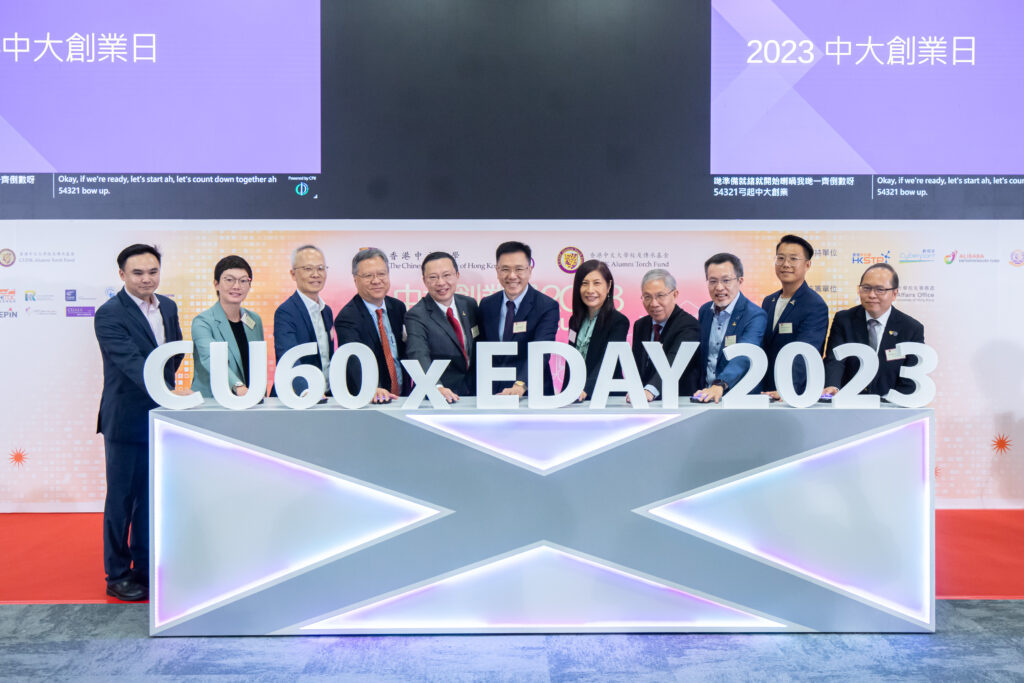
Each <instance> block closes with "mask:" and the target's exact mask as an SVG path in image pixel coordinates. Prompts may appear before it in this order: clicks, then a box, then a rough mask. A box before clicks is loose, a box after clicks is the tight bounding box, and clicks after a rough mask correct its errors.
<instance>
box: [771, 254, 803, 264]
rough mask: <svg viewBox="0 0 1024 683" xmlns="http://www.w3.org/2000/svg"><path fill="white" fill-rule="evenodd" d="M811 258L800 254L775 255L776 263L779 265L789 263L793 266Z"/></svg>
mask: <svg viewBox="0 0 1024 683" xmlns="http://www.w3.org/2000/svg"><path fill="white" fill-rule="evenodd" d="M809 260H810V259H805V258H800V257H799V256H781V255H780V256H776V257H775V265H777V266H784V265H786V264H787V263H788V264H789V265H791V266H795V265H796V264H798V263H800V262H801V261H809Z"/></svg>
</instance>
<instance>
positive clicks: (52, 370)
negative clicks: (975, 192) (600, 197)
mask: <svg viewBox="0 0 1024 683" xmlns="http://www.w3.org/2000/svg"><path fill="white" fill-rule="evenodd" d="M790 232H791V233H795V234H798V235H801V236H803V237H805V238H806V239H808V240H809V241H810V242H811V243H812V244H813V245H814V248H815V256H814V259H813V262H812V267H811V269H810V272H809V274H808V283H809V284H810V286H811V287H813V288H814V289H815V290H816V291H818V292H820V293H821V295H822V296H823V297H824V298H825V301H826V302H827V303H828V305H829V308H830V311H831V313H832V314H834V313H835V312H836V311H839V310H842V309H844V308H848V307H851V306H854V305H856V304H857V303H858V297H857V292H856V287H857V284H858V281H859V278H860V275H861V273H862V272H863V271H864V269H865V268H867V267H868V266H869V265H870V264H872V263H888V264H890V265H892V266H893V267H894V268H896V270H897V271H898V273H899V276H900V284H901V287H900V291H899V296H898V298H897V299H896V303H895V305H896V306H897V307H898V308H900V309H901V310H903V311H905V312H906V313H908V314H910V315H912V316H913V317H915V318H917V319H918V320H920V321H921V322H922V323H923V324H924V326H925V341H926V342H927V343H928V344H929V345H930V346H932V347H933V348H934V349H936V351H937V352H938V355H939V366H938V369H937V370H935V372H933V373H932V377H933V378H934V379H935V382H936V384H937V386H938V395H937V397H936V400H935V402H934V404H933V407H934V408H935V410H936V422H937V428H936V439H937V443H936V458H937V460H936V462H937V466H936V468H935V477H936V496H937V499H936V503H937V506H938V507H944V508H1020V507H1024V463H1022V459H1021V457H1020V455H1019V453H1020V451H1021V446H1022V445H1024V444H1022V438H1024V436H1022V435H1024V430H1022V419H1024V400H1022V399H1024V396H1022V393H1024V382H1022V379H1024V377H1022V374H1024V373H1022V371H1021V369H1020V368H1021V367H1022V366H1024V364H1022V362H1021V359H1022V358H1024V348H1022V347H1024V342H1022V339H1024V322H1022V318H1021V316H1020V315H1019V314H1018V310H1019V306H1020V301H1021V300H1022V299H1024V238H1022V237H1021V235H1022V234H1024V221H1002V222H999V221H996V222H993V221H978V222H971V221H955V222H954V221H948V222H923V221H922V222H918V221H843V222H839V223H837V222H835V221H833V222H828V223H826V222H824V221H654V222H638V221H445V222H441V221H316V222H312V221H282V222H279V221H274V222H270V221H214V222H211V221H117V222H116V223H103V222H99V221H96V222H93V221H24V222H18V221H11V222H4V223H0V383H2V387H3V389H2V391H0V415H2V416H3V421H2V429H0V455H2V456H3V459H2V461H0V473H2V474H0V512H15V511H22V512H26V511H34V512H67V511H99V510H101V509H102V506H103V496H104V491H105V483H104V463H103V442H102V438H101V437H100V436H98V435H97V434H96V433H95V432H96V413H97V409H98V406H99V394H100V390H101V387H102V364H101V360H100V354H99V350H98V348H97V345H96V339H95V336H94V333H93V325H92V318H93V315H94V313H95V310H96V308H97V307H98V306H100V305H102V304H103V302H104V301H106V300H107V299H108V298H109V297H111V296H113V295H114V294H116V292H117V291H118V290H119V289H120V287H121V283H120V280H119V278H118V276H117V266H116V263H115V257H116V255H117V253H118V252H119V251H120V250H121V249H122V248H123V247H125V246H127V245H128V244H131V243H135V242H147V243H152V244H156V245H157V246H158V247H159V248H160V249H161V251H162V252H163V257H164V259H163V271H162V280H161V285H160V288H159V290H158V291H159V292H161V293H163V294H166V295H168V296H171V297H173V298H174V300H175V301H176V302H177V304H178V307H179V314H180V319H181V326H182V331H183V332H184V335H185V338H186V339H190V338H191V334H190V327H191V322H192V318H193V317H194V316H195V315H196V314H198V313H199V312H201V311H203V310H205V309H206V308H208V307H209V306H211V305H212V304H213V303H214V301H215V300H216V295H215V293H214V289H213V267H214V264H215V263H216V262H217V260H218V259H220V258H221V257H222V256H225V255H228V254H238V255H240V256H243V257H244V258H245V259H246V260H248V261H249V263H250V264H251V265H252V267H253V271H254V274H253V287H252V291H251V293H250V294H249V297H248V299H247V300H246V302H245V304H244V305H245V306H246V307H247V308H251V309H253V310H255V311H256V312H257V313H259V314H260V316H261V317H262V318H263V323H264V329H265V331H266V336H267V341H268V346H269V347H270V348H271V349H272V348H273V320H274V310H275V308H276V307H277V306H278V305H279V304H280V303H281V302H283V301H284V300H285V299H286V298H287V297H288V296H290V295H291V293H292V292H293V291H294V283H293V281H292V279H291V277H290V275H289V267H290V264H289V259H290V255H291V252H292V250H293V249H294V248H295V247H297V246H299V245H303V244H316V245H317V246H319V247H320V248H321V249H322V250H323V251H324V253H325V254H326V258H327V263H328V265H329V267H330V271H329V277H328V281H327V286H326V288H325V290H324V292H323V294H322V296H323V297H324V299H325V300H326V301H327V303H328V304H330V306H331V307H332V308H333V309H334V311H335V312H337V311H339V310H340V309H341V307H342V306H344V304H345V303H346V302H347V301H348V300H349V299H350V298H351V297H352V296H353V295H354V294H355V286H354V284H353V281H352V275H351V259H352V256H353V254H355V253H356V251H358V250H359V249H361V248H363V247H371V246H372V247H379V248H380V249H382V250H384V251H385V252H386V253H387V254H388V256H389V258H390V259H391V295H392V296H395V297H397V298H398V299H400V300H402V301H404V302H405V303H406V304H407V305H409V306H412V305H413V304H415V303H416V302H417V301H418V300H419V299H420V298H421V297H422V296H424V295H425V293H426V290H425V287H424V285H423V282H422V280H421V277H420V262H421V261H422V258H423V256H424V255H425V254H427V253H428V252H431V251H435V250H442V251H448V252H451V253H452V254H454V255H455V256H456V258H457V259H458V262H459V268H460V271H461V281H460V284H459V287H458V291H459V292H460V293H463V294H468V295H470V296H473V297H475V298H477V299H479V298H481V297H483V296H486V295H488V294H490V293H492V292H495V291H497V290H498V284H497V279H496V275H495V271H494V249H495V247H496V246H497V245H498V244H499V243H500V242H502V241H505V240H508V239H517V240H521V241H524V242H526V243H527V244H529V245H530V246H531V247H532V248H533V256H534V261H535V268H534V271H533V276H532V279H531V284H533V285H534V286H536V287H537V288H538V289H540V290H541V291H542V292H544V293H545V294H548V295H549V296H552V297H554V298H555V299H556V300H558V302H559V303H560V305H561V308H562V320H561V324H560V329H559V336H558V339H559V340H560V341H566V337H567V328H566V325H567V322H568V319H569V313H570V310H571V306H572V280H573V274H572V273H573V271H574V270H575V268H576V267H578V265H579V263H580V262H581V261H582V260H585V259H590V258H598V259H601V260H603V261H605V262H606V263H607V264H608V265H609V267H610V268H611V271H612V274H613V276H614V278H615V293H614V296H615V305H616V308H618V309H619V310H621V311H622V312H623V313H625V314H626V316H628V317H629V318H630V320H636V319H637V318H639V317H641V316H642V315H644V314H645V313H644V310H643V307H642V305H641V302H640V280H641V278H642V277H643V274H644V273H645V272H646V271H647V270H649V269H651V268H665V269H667V270H668V271H669V272H671V273H672V274H673V275H674V276H675V277H676V279H677V281H678V283H679V293H680V295H679V300H678V302H679V305H681V306H682V307H683V308H684V309H686V310H687V311H689V312H690V313H692V314H694V315H696V312H697V308H698V307H699V306H700V305H701V304H702V303H704V302H705V301H707V300H708V298H709V297H708V292H707V286H706V284H705V282H704V272H703V263H704V260H705V259H706V258H707V257H708V256H710V255H712V254H714V253H717V252H721V251H727V252H732V253H734V254H736V255H737V256H739V257H740V258H741V259H742V260H743V264H744V268H745V279H744V282H743V285H742V291H743V292H744V294H745V295H746V296H747V297H748V298H750V299H752V300H754V301H755V302H757V303H760V302H761V300H762V299H763V298H764V297H765V296H766V295H768V294H770V293H772V292H774V291H776V290H777V289H778V288H779V286H778V282H777V280H776V279H775V274H774V267H773V260H774V249H775V244H776V242H777V241H778V238H779V237H780V236H781V235H784V234H786V233H790ZM273 366H274V359H273V353H272V352H271V353H270V359H269V367H268V376H270V377H273V370H274V367H273ZM191 374H192V365H191V359H190V358H188V359H186V361H185V363H183V365H182V367H181V370H180V372H179V373H178V383H179V385H180V386H188V385H189V384H190V382H191ZM556 374H557V373H556ZM769 438H770V436H769Z"/></svg>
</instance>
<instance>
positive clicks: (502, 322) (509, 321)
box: [480, 242, 559, 396]
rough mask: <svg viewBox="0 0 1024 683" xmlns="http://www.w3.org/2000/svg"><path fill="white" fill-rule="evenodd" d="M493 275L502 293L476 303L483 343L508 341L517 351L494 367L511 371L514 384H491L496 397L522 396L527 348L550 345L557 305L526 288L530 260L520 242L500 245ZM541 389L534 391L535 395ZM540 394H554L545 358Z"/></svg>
mask: <svg viewBox="0 0 1024 683" xmlns="http://www.w3.org/2000/svg"><path fill="white" fill-rule="evenodd" d="M494 262H495V271H496V272H497V275H498V284H500V285H501V289H502V291H500V292H495V293H494V294H491V295H490V296H486V297H484V298H483V300H481V301H480V319H481V321H482V323H483V334H484V337H485V338H486V340H487V341H511V342H515V343H516V344H517V348H518V351H517V353H516V354H515V355H514V356H512V355H509V356H495V357H494V367H514V368H515V369H516V379H515V381H514V382H495V383H494V386H493V389H494V391H496V392H497V393H499V394H512V395H515V396H523V395H525V394H526V392H527V391H528V389H529V387H527V384H526V383H527V381H528V376H527V366H526V364H527V344H529V343H530V342H533V341H554V340H555V333H556V332H558V317H559V310H558V302H557V301H555V300H554V299H552V298H551V297H549V296H547V295H545V294H541V293H540V292H538V291H537V290H536V289H535V288H533V287H531V286H530V276H531V275H532V274H533V258H532V252H531V251H530V247H529V246H528V245H526V244H523V243H522V242H503V243H502V244H499V245H498V248H497V250H496V251H495V254H494ZM540 388H541V387H535V388H534V390H535V391H537V390H539V389H540ZM543 390H544V394H545V395H550V394H553V393H554V381H553V380H552V377H551V365H550V363H549V362H547V359H546V358H545V363H544V386H543Z"/></svg>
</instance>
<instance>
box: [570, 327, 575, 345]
mask: <svg viewBox="0 0 1024 683" xmlns="http://www.w3.org/2000/svg"><path fill="white" fill-rule="evenodd" d="M575 341H576V330H569V343H570V344H572V343H573V342H575Z"/></svg>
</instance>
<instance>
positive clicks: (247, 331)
mask: <svg viewBox="0 0 1024 683" xmlns="http://www.w3.org/2000/svg"><path fill="white" fill-rule="evenodd" d="M251 286H252V268H251V267H250V266H249V264H248V263H246V261H245V259H244V258H242V257H241V256H225V257H224V258H222V259H221V260H220V261H218V262H217V265H216V267H215V268H214V269H213V287H214V289H216V290H217V303H215V304H214V305H213V306H211V307H210V308H208V309H206V310H205V311H203V312H202V313H200V314H199V315H197V316H196V317H195V318H194V319H193V320H192V342H193V343H194V344H195V352H194V354H193V358H194V360H195V372H194V373H193V377H192V391H198V392H199V393H201V394H202V395H203V398H210V397H211V396H213V391H212V390H211V389H210V342H218V341H220V342H225V341H226V342H227V343H228V382H229V384H230V386H231V391H232V392H234V393H235V394H236V395H237V396H244V395H245V394H246V393H247V392H248V391H249V342H251V341H263V321H262V320H260V317H259V315H257V314H256V313H255V312H254V311H250V310H247V309H245V308H242V302H243V301H245V297H247V296H248V295H249V288H250V287H251Z"/></svg>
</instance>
